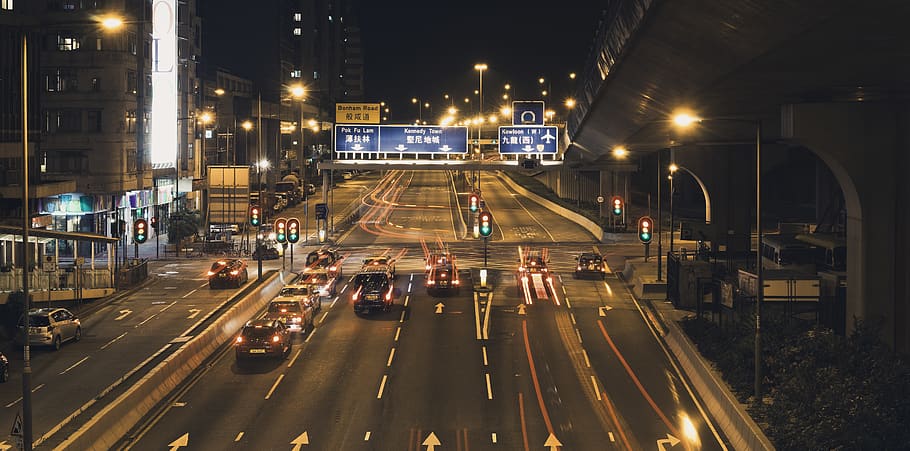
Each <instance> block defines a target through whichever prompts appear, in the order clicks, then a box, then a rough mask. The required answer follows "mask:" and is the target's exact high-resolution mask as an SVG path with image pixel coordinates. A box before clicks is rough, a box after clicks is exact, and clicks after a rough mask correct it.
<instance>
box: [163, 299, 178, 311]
mask: <svg viewBox="0 0 910 451" xmlns="http://www.w3.org/2000/svg"><path fill="white" fill-rule="evenodd" d="M176 303H177V301H174V302H171V303H170V304H168V305H165V306H164V307H163V308H162V309H161V310H158V313H163V312H164V311H165V310H167V309H169V308H171V307H173V306H174V304H176Z"/></svg>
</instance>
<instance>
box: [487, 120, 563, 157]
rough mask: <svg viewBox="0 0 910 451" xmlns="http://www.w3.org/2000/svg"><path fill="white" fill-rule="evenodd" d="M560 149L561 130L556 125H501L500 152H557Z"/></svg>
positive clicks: (514, 153)
mask: <svg viewBox="0 0 910 451" xmlns="http://www.w3.org/2000/svg"><path fill="white" fill-rule="evenodd" d="M558 149H559V131H558V129H557V128H556V127H555V126H549V125H548V126H543V127H541V126H526V125H513V126H501V127H499V153H500V154H509V155H516V154H519V155H520V154H529V153H551V154H555V153H556V152H557V150H558Z"/></svg>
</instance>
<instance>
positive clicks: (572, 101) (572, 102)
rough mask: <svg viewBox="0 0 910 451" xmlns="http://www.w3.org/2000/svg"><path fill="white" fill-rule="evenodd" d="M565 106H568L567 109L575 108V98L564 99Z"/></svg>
mask: <svg viewBox="0 0 910 451" xmlns="http://www.w3.org/2000/svg"><path fill="white" fill-rule="evenodd" d="M566 108H569V109H572V108H575V99H573V98H568V99H566Z"/></svg>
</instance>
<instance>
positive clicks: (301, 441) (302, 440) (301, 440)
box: [291, 431, 310, 451]
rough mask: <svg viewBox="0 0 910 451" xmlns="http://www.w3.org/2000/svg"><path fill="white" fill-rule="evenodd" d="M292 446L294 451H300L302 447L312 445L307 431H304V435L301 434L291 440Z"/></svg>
mask: <svg viewBox="0 0 910 451" xmlns="http://www.w3.org/2000/svg"><path fill="white" fill-rule="evenodd" d="M291 444H292V445H294V447H293V448H291V449H292V451H300V447H301V446H303V445H309V444H310V436H309V434H307V432H306V431H303V434H300V435H298V436H297V438H295V439H294V440H291Z"/></svg>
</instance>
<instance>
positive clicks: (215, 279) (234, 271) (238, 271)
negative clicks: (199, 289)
mask: <svg viewBox="0 0 910 451" xmlns="http://www.w3.org/2000/svg"><path fill="white" fill-rule="evenodd" d="M208 277H209V288H212V289H214V288H222V287H223V288H228V287H230V286H232V285H233V286H234V288H240V286H241V285H243V284H244V283H246V282H247V280H249V278H250V276H249V274H248V272H247V265H246V262H245V261H243V260H240V259H224V260H218V261H216V262H215V263H212V267H211V269H209V271H208Z"/></svg>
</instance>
